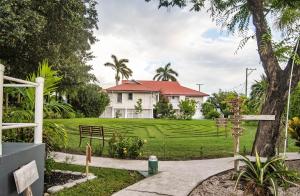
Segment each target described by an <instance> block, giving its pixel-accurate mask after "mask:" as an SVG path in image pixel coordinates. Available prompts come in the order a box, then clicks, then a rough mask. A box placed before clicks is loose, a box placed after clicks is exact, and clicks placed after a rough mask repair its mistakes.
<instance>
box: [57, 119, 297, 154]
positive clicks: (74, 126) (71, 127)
mask: <svg viewBox="0 0 300 196" xmlns="http://www.w3.org/2000/svg"><path fill="white" fill-rule="evenodd" d="M51 121H52V122H56V123H58V124H60V125H63V126H64V127H65V129H66V130H67V131H68V145H67V148H66V149H65V150H66V151H67V152H75V153H83V152H84V150H85V147H84V146H85V144H86V142H87V140H84V142H83V144H82V146H81V147H80V148H79V147H78V145H79V131H78V125H103V126H104V128H105V130H106V132H105V135H106V137H110V136H111V134H112V132H113V131H119V132H121V133H123V134H125V135H126V136H140V137H141V138H143V139H146V140H147V141H148V142H147V144H146V145H145V147H144V153H143V157H142V158H147V157H148V156H149V155H152V154H154V155H157V156H158V157H159V159H196V158H213V157H225V156H230V155H232V152H233V139H232V136H231V131H230V129H229V128H228V136H227V137H226V134H225V131H224V129H221V130H220V132H219V134H217V129H216V126H215V122H214V121H211V120H158V119H99V118H81V119H56V120H51ZM244 128H245V131H244V133H243V135H242V136H241V142H240V144H241V146H240V149H241V152H242V153H244V152H249V151H250V150H251V147H252V142H253V140H254V136H255V131H256V126H244ZM290 141H291V140H290ZM99 146H100V145H99V140H93V149H99ZM105 146H106V147H107V143H106V144H105ZM106 147H105V149H104V150H103V155H104V156H107V154H108V153H107V148H106ZM289 151H297V148H296V147H294V144H293V141H291V142H290V145H289ZM97 152H99V150H98V151H97ZM97 152H96V153H97Z"/></svg>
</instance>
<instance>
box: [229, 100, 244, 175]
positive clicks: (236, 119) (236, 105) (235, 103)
mask: <svg viewBox="0 0 300 196" xmlns="http://www.w3.org/2000/svg"><path fill="white" fill-rule="evenodd" d="M242 102H243V100H242V99H241V98H239V97H237V98H235V99H233V100H231V101H230V102H229V104H231V106H232V108H231V112H232V113H233V116H232V124H233V126H232V135H233V138H234V157H235V158H236V157H237V156H238V155H239V153H240V135H241V134H242V131H243V128H242V127H241V126H240V124H241V120H242V116H241V115H240V113H241V103H242ZM239 169H240V168H239V160H237V159H235V160H234V170H235V171H239Z"/></svg>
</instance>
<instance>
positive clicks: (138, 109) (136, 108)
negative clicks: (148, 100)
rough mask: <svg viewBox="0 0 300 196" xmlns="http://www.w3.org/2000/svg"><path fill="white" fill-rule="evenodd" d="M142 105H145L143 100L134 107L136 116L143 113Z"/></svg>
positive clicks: (138, 101)
mask: <svg viewBox="0 0 300 196" xmlns="http://www.w3.org/2000/svg"><path fill="white" fill-rule="evenodd" d="M142 103H143V100H142V99H141V98H140V99H138V100H137V102H136V105H135V106H134V109H135V113H136V114H140V113H142V112H143V107H142Z"/></svg>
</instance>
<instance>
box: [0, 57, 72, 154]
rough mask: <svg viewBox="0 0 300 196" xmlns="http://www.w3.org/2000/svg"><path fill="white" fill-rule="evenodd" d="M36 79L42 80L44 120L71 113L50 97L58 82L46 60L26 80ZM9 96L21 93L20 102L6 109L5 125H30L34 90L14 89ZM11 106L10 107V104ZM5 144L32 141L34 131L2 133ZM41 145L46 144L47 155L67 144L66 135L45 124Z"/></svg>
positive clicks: (49, 123) (70, 109)
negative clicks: (19, 123) (14, 123)
mask: <svg viewBox="0 0 300 196" xmlns="http://www.w3.org/2000/svg"><path fill="white" fill-rule="evenodd" d="M37 77H44V79H45V83H44V106H43V109H44V117H53V116H57V117H62V116H69V115H71V114H73V109H72V107H71V106H70V105H69V104H67V103H63V102H60V101H56V99H55V97H54V96H53V94H54V92H55V90H56V89H57V85H58V83H59V81H60V80H61V78H60V77H58V76H57V72H56V71H54V70H53V69H51V67H50V66H48V62H47V61H43V62H42V63H41V64H40V66H39V68H38V72H37V73H33V74H30V75H29V76H28V77H27V80H29V81H33V82H34V81H35V79H36V78H37ZM7 93H10V94H11V95H16V94H20V95H21V98H20V103H18V104H14V105H12V107H9V108H6V110H5V112H4V116H3V119H4V121H6V122H33V121H34V101H35V100H34V99H35V96H34V89H33V88H17V89H13V90H12V91H9V92H7ZM9 106H10V105H9ZM4 138H5V140H7V141H19V142H20V141H23V142H32V140H33V131H32V129H30V128H22V129H17V130H10V131H7V132H5V133H4ZM43 142H44V143H45V144H46V152H47V154H48V153H49V152H50V151H51V150H54V149H57V148H63V147H65V146H66V143H67V132H66V130H65V129H64V128H63V127H61V126H59V125H58V124H55V123H51V122H46V123H44V125H43Z"/></svg>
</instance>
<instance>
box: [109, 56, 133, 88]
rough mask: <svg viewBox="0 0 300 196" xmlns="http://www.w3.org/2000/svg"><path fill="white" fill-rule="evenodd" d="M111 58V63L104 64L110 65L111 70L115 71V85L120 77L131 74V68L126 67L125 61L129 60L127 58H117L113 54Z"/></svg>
mask: <svg viewBox="0 0 300 196" xmlns="http://www.w3.org/2000/svg"><path fill="white" fill-rule="evenodd" d="M111 58H112V59H113V63H110V62H107V63H105V64H104V66H106V67H111V68H112V69H113V70H115V71H116V75H115V80H116V85H118V84H119V81H120V79H121V77H120V75H121V76H122V78H123V77H124V78H126V79H128V78H129V77H130V76H132V70H131V69H130V68H128V67H127V65H126V63H128V62H129V60H128V59H118V58H117V57H116V56H115V55H111Z"/></svg>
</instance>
